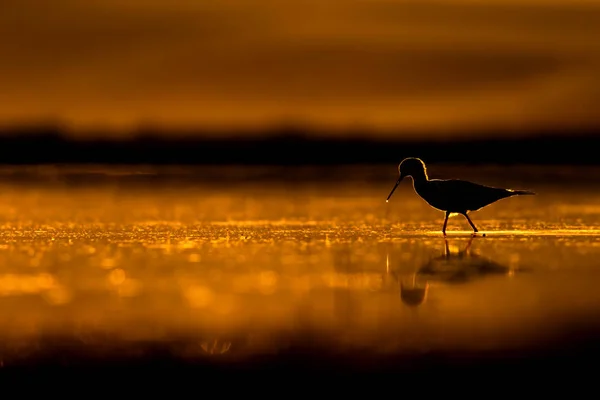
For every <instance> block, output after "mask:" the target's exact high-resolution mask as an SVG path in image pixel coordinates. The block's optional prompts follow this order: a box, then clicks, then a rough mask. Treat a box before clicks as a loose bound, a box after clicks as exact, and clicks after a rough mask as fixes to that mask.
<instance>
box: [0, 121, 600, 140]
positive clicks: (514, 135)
mask: <svg viewBox="0 0 600 400" xmlns="http://www.w3.org/2000/svg"><path fill="white" fill-rule="evenodd" d="M119 132H120V133H119ZM123 132H125V134H124V135H123V134H122V133H123ZM381 132H386V134H383V135H382V134H381ZM74 133H75V134H74ZM17 135H19V136H21V135H25V136H28V137H51V136H54V137H57V138H61V139H64V140H70V141H78V140H82V141H88V140H92V141H115V142H121V141H125V142H130V141H137V140H147V139H153V140H165V141H172V140H177V141H179V140H191V141H196V140H200V141H214V140H217V141H218V140H223V139H225V140H248V138H251V140H271V139H273V138H283V137H293V138H303V139H306V140H368V141H374V142H415V141H416V142H420V141H428V142H431V141H432V142H446V141H451V142H455V141H461V142H464V141H467V142H470V141H481V140H494V141H499V140H520V139H525V140H527V139H535V138H545V137H553V138H556V137H576V138H577V137H582V138H585V137H590V136H600V127H599V128H570V129H565V128H555V129H550V128H540V129H525V130H519V131H516V130H511V134H509V135H508V136H507V130H506V129H491V128H490V129H477V130H460V129H457V130H453V131H444V132H442V131H439V130H435V129H431V130H428V131H418V130H409V129H392V130H379V129H375V128H368V127H355V128H340V129H336V128H323V127H315V126H311V125H303V124H293V123H292V124H285V123H283V124H273V125H269V126H267V127H263V128H253V127H248V128H210V127H202V126H197V127H191V128H164V127H160V126H153V125H139V126H138V127H136V128H133V129H126V130H118V129H108V128H95V129H80V130H72V129H68V128H66V127H65V126H63V125H61V124H20V125H12V126H4V127H2V126H1V125H0V138H10V137H15V136H17ZM396 135H397V136H396ZM482 135H484V136H485V138H483V139H482ZM340 136H341V139H339V138H338V137H340ZM394 137H396V138H397V139H394Z"/></svg>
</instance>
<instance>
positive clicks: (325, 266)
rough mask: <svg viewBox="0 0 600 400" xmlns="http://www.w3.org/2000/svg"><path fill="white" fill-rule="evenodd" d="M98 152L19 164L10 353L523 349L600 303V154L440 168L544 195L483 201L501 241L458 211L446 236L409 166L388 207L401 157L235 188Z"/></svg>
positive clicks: (6, 194)
mask: <svg viewBox="0 0 600 400" xmlns="http://www.w3.org/2000/svg"><path fill="white" fill-rule="evenodd" d="M94 168H95V169H94V170H93V171H90V169H89V168H87V169H79V170H73V169H69V170H67V169H56V168H51V169H48V168H47V169H43V168H40V169H31V168H30V169H25V168H22V169H5V170H4V172H3V175H2V176H3V177H4V183H3V186H2V190H1V191H0V226H1V228H2V229H1V230H0V336H1V337H2V342H1V344H0V363H1V364H2V365H5V366H7V365H11V364H19V363H23V362H34V361H35V360H36V357H38V356H41V355H42V354H44V352H49V351H50V352H51V351H52V350H53V349H52V346H56V341H59V342H61V343H63V349H64V346H67V347H68V346H71V347H73V346H74V347H76V348H77V349H78V350H77V351H78V352H80V353H81V352H91V353H94V352H95V353H96V354H99V355H100V356H102V355H105V356H106V357H109V356H111V353H110V352H111V351H115V352H116V351H118V352H119V353H120V355H121V356H123V354H126V355H128V356H129V357H142V356H143V355H144V351H146V350H145V349H146V347H144V345H148V344H155V345H156V344H159V345H160V346H162V348H166V349H167V350H168V351H169V352H170V354H171V355H173V356H175V357H181V358H184V359H185V358H188V359H194V358H198V357H205V356H207V355H211V357H212V356H215V355H216V354H223V355H225V354H226V355H227V357H231V359H244V358H245V357H249V356H251V355H257V354H273V353H278V352H285V351H286V349H289V348H290V347H293V346H298V345H299V343H301V344H302V346H303V348H311V349H316V348H325V349H327V351H330V352H334V353H346V354H355V353H357V354H358V353H360V354H371V355H373V354H375V355H377V354H405V353H423V352H425V353H427V352H432V351H437V350H458V349H470V350H503V349H513V350H514V349H520V348H535V347H536V346H543V345H546V344H547V343H550V342H552V341H555V340H558V338H561V340H562V338H563V336H564V332H567V331H569V329H571V328H572V327H573V326H578V327H581V326H583V327H585V326H586V324H588V323H589V324H592V323H595V322H594V321H595V319H596V318H597V317H598V316H599V315H600V291H599V290H597V287H598V283H599V282H600V261H598V260H600V201H599V200H600V190H599V189H600V187H599V186H598V185H597V182H595V181H593V180H592V181H591V182H587V183H588V184H585V185H584V182H585V181H583V179H581V177H582V176H588V177H591V178H593V176H594V175H593V174H594V173H595V171H594V170H585V169H576V168H573V169H567V170H564V169H554V170H552V169H550V168H548V169H541V168H537V169H536V168H532V167H529V168H523V169H522V170H521V173H520V175H519V174H516V175H515V174H514V173H513V174H510V175H509V176H505V175H503V174H502V172H503V170H505V169H504V168H495V167H493V166H490V167H487V168H482V169H479V170H473V169H471V168H467V167H460V166H454V167H453V169H448V170H443V168H442V167H439V169H437V172H438V175H442V172H444V171H452V173H453V174H454V176H453V177H456V176H461V177H466V178H469V179H473V180H476V181H479V182H482V183H489V184H493V185H509V187H514V188H525V189H533V190H535V191H536V192H537V193H538V195H537V196H524V197H518V198H511V199H505V200H502V201H500V202H498V203H496V204H494V205H492V206H490V207H488V208H485V209H483V210H480V211H478V212H476V213H473V214H472V219H473V221H474V223H475V224H476V225H477V226H478V228H479V229H480V231H481V233H482V234H483V233H485V234H486V237H482V236H479V237H475V238H471V235H470V233H471V232H470V229H469V225H468V224H467V222H466V220H465V219H464V218H462V217H454V218H451V219H450V221H449V223H448V238H447V240H445V239H444V238H443V237H442V235H441V226H442V222H443V214H442V213H440V212H439V211H436V210H434V209H432V208H430V207H429V206H427V205H426V204H425V203H424V202H423V201H422V200H421V199H420V198H418V197H417V196H416V194H415V193H414V192H413V191H412V187H411V184H410V183H409V182H408V181H407V182H404V183H403V185H402V186H401V187H400V188H399V189H398V190H397V191H396V193H395V194H394V197H392V199H391V200H390V202H389V203H387V204H386V202H385V198H386V197H387V195H388V193H389V191H390V189H391V187H392V186H393V184H394V183H395V179H396V171H395V169H394V166H391V167H390V168H381V167H364V168H363V169H361V167H352V168H349V169H347V170H344V169H335V171H334V173H332V172H331V170H328V169H326V168H325V169H324V170H321V171H316V172H314V171H313V172H312V173H311V174H308V177H307V175H306V174H304V175H302V174H295V175H294V174H291V175H290V173H289V171H287V172H286V174H287V175H286V176H292V178H290V180H283V181H277V179H273V176H271V177H270V178H269V179H268V180H265V179H264V177H263V178H260V174H257V173H256V171H255V170H250V169H240V170H236V169H230V170H228V174H227V179H228V180H227V183H226V184H223V183H220V182H219V180H218V179H217V178H218V172H215V171H218V170H215V169H193V170H192V169H177V170H168V171H167V170H162V171H161V170H157V169H151V170H148V169H145V170H143V171H141V172H140V170H139V169H138V170H136V169H133V168H129V169H128V168H121V169H116V168H113V169H108V168H105V167H94ZM73 171H75V172H73ZM565 171H566V172H565ZM328 172H329V175H327V173H328ZM361 173H362V174H361ZM245 174H246V175H245ZM251 174H254V175H252V176H253V177H254V178H253V179H251V180H246V181H245V180H243V178H244V177H245V176H247V175H251ZM430 174H431V172H430ZM224 175H225V174H224ZM24 176H25V177H26V179H24V178H23V177H24ZM74 176H76V178H74ZM183 176H185V179H183V178H182V177H183ZM190 176H191V177H192V178H190ZM232 176H233V178H232ZM257 176H259V178H257ZM275 176H277V175H276V174H275ZM556 176H561V179H556ZM317 177H319V178H320V179H317ZM324 177H325V178H324ZM570 177H573V178H579V180H575V179H573V180H571V179H570ZM261 179H262V180H261ZM563 183H564V185H563ZM567 184H568V186H567ZM565 186H567V187H566V188H565ZM65 343H67V344H65ZM115 346H116V347H118V348H119V349H118V350H115V348H116V347H115Z"/></svg>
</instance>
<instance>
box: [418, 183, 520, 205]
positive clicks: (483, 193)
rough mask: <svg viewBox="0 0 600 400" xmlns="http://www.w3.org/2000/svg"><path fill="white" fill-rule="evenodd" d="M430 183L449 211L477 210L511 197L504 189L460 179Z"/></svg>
mask: <svg viewBox="0 0 600 400" xmlns="http://www.w3.org/2000/svg"><path fill="white" fill-rule="evenodd" d="M430 182H432V183H434V184H435V185H436V190H438V191H439V193H440V194H441V195H442V196H443V197H445V199H446V201H447V202H448V206H449V208H450V209H460V208H464V209H466V210H477V209H479V208H481V207H484V206H486V205H488V204H490V203H493V202H494V201H496V200H499V199H502V198H505V197H508V196H510V195H512V193H511V192H509V191H508V190H506V189H502V188H496V187H492V186H486V185H481V184H479V183H474V182H469V181H464V180H462V179H448V180H438V179H434V180H431V181H430Z"/></svg>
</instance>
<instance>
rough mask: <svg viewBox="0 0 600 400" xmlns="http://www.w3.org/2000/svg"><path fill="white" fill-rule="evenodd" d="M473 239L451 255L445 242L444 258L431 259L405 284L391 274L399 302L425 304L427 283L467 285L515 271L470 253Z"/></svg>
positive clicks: (394, 274)
mask: <svg viewBox="0 0 600 400" xmlns="http://www.w3.org/2000/svg"><path fill="white" fill-rule="evenodd" d="M473 239H474V237H471V239H470V240H469V241H468V242H467V245H466V246H465V248H464V249H463V250H462V251H459V252H458V253H455V254H453V253H452V252H451V251H450V247H449V245H448V240H447V239H444V244H445V248H444V254H443V255H441V256H438V257H434V258H431V259H430V260H429V261H427V262H426V263H425V264H423V265H422V266H421V267H420V268H419V269H418V270H417V271H416V272H415V273H414V274H413V275H412V278H411V279H410V281H409V282H408V283H404V282H403V281H402V280H401V279H399V278H398V276H397V274H396V273H391V275H393V276H394V278H395V280H396V281H397V282H399V283H400V299H401V300H402V302H403V303H404V304H406V305H407V306H411V307H416V306H419V305H421V304H423V303H424V302H425V300H426V299H427V295H428V292H429V288H430V282H439V283H443V284H461V283H467V282H469V281H471V280H473V279H477V278H480V277H483V276H489V275H511V274H513V273H514V272H515V270H514V269H511V268H509V267H506V266H504V265H501V264H498V263H497V262H495V261H493V260H490V259H488V258H486V257H483V256H481V255H479V254H475V253H472V252H471V244H472V242H473Z"/></svg>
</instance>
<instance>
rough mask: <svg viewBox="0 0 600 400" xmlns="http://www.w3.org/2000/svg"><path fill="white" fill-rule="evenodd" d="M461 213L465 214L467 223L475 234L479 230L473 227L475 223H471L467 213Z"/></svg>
mask: <svg viewBox="0 0 600 400" xmlns="http://www.w3.org/2000/svg"><path fill="white" fill-rule="evenodd" d="M463 215H464V216H465V218H466V219H467V221H469V225H471V228H473V233H474V234H475V233H477V232H479V230H477V228H476V227H475V224H474V223H473V221H471V218H469V216H468V215H467V213H463Z"/></svg>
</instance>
